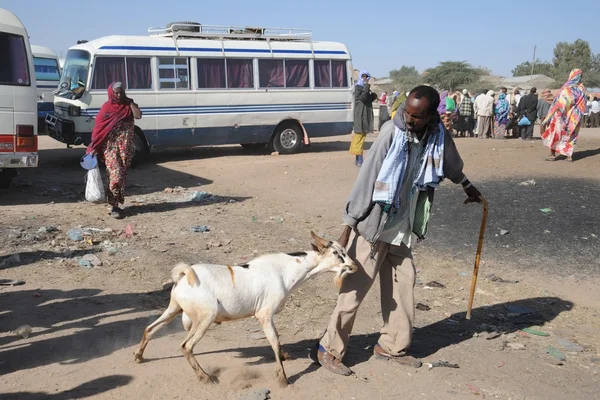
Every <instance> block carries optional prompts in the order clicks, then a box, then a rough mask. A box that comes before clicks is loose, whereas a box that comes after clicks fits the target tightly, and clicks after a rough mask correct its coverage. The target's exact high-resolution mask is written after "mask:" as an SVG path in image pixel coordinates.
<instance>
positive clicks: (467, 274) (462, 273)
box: [458, 272, 470, 276]
mask: <svg viewBox="0 0 600 400" xmlns="http://www.w3.org/2000/svg"><path fill="white" fill-rule="evenodd" d="M469 275H470V274H469V273H468V272H459V273H458V276H469Z"/></svg>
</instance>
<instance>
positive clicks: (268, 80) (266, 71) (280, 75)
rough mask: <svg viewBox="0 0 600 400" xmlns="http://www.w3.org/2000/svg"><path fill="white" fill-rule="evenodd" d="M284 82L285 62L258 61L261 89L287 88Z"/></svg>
mask: <svg viewBox="0 0 600 400" xmlns="http://www.w3.org/2000/svg"><path fill="white" fill-rule="evenodd" d="M284 82H285V76H284V72H283V60H258V85H259V87H261V88H272V87H285V84H284Z"/></svg>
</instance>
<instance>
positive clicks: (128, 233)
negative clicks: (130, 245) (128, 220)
mask: <svg viewBox="0 0 600 400" xmlns="http://www.w3.org/2000/svg"><path fill="white" fill-rule="evenodd" d="M133 235H134V233H133V227H132V226H131V224H128V225H127V226H126V227H125V229H123V236H124V237H126V238H132V237H133Z"/></svg>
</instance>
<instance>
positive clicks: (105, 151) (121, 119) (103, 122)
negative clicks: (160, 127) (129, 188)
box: [86, 82, 142, 219]
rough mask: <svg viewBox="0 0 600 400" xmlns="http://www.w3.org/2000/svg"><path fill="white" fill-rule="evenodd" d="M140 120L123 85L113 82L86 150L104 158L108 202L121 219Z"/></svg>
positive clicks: (137, 110)
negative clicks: (136, 126) (137, 124)
mask: <svg viewBox="0 0 600 400" xmlns="http://www.w3.org/2000/svg"><path fill="white" fill-rule="evenodd" d="M141 117H142V112H141V111H140V109H139V107H138V105H137V104H135V103H134V101H133V100H132V99H130V98H128V97H127V95H126V94H125V88H124V87H123V84H122V83H121V82H114V83H111V84H110V85H109V87H108V101H107V102H106V103H104V105H102V108H101V109H100V112H99V113H98V115H97V116H96V125H95V126H94V129H93V130H92V141H91V143H90V144H89V146H88V148H87V150H86V153H91V154H98V155H99V156H100V158H102V159H104V163H105V164H106V175H107V177H108V186H107V189H106V200H107V202H108V204H109V205H111V206H112V210H111V216H113V217H114V218H118V219H121V218H123V210H122V209H121V208H119V203H120V204H123V203H124V202H125V185H126V183H127V173H128V172H129V167H130V166H131V160H132V159H133V155H134V153H135V148H134V146H133V137H134V123H133V120H134V119H140V118H141Z"/></svg>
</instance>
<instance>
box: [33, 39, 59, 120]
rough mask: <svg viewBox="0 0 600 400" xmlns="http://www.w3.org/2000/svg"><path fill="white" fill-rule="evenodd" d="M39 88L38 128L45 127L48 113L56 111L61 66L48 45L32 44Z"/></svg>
mask: <svg viewBox="0 0 600 400" xmlns="http://www.w3.org/2000/svg"><path fill="white" fill-rule="evenodd" d="M31 52H32V53H33V66H34V68H35V81H36V88H37V92H36V95H37V109H38V128H39V129H40V130H43V129H44V127H45V125H46V124H45V122H44V121H45V120H46V115H48V113H50V112H52V111H54V94H52V92H54V91H55V90H56V89H58V83H59V82H60V66H59V63H58V57H57V56H56V54H55V53H54V52H53V51H52V50H50V49H49V48H47V47H42V46H35V45H31Z"/></svg>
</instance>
